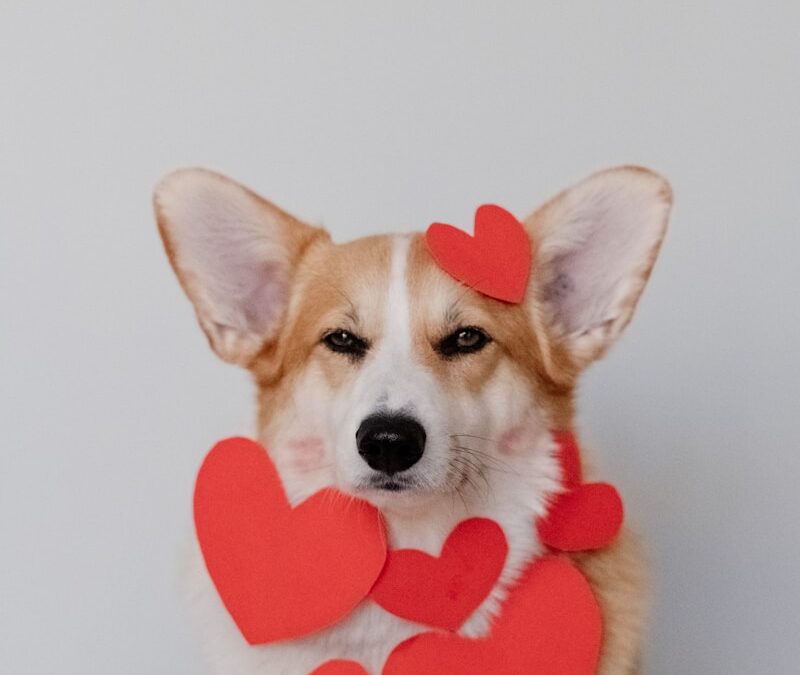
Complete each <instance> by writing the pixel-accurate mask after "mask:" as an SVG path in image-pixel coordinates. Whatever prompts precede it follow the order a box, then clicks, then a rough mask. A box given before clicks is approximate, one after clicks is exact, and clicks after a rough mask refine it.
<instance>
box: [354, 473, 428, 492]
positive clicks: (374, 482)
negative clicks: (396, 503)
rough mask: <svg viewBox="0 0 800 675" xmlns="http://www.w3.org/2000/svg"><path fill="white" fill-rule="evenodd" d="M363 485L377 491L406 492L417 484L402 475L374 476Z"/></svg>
mask: <svg viewBox="0 0 800 675" xmlns="http://www.w3.org/2000/svg"><path fill="white" fill-rule="evenodd" d="M365 487H366V488H367V489H368V490H376V491H378V492H406V491H411V490H414V489H415V488H417V487H418V486H417V484H416V482H415V481H414V480H412V479H410V478H407V477H403V476H375V477H372V478H370V479H369V481H368V482H367V484H366V485H365Z"/></svg>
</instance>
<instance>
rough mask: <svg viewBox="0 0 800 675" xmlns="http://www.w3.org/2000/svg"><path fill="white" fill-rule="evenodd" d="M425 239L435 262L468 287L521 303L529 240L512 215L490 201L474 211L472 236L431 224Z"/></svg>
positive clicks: (499, 298) (526, 283)
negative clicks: (473, 234)
mask: <svg viewBox="0 0 800 675" xmlns="http://www.w3.org/2000/svg"><path fill="white" fill-rule="evenodd" d="M425 242H426V243H427V245H428V249H429V250H430V252H431V254H432V255H433V258H434V260H436V263H437V264H438V265H439V267H441V268H442V269H443V270H444V271H445V272H447V273H448V274H449V275H450V276H451V277H453V278H455V279H456V280H458V281H460V282H462V283H464V284H466V285H467V286H469V287H470V288H473V289H475V290H476V291H479V292H480V293H483V294H484V295H488V296H489V297H492V298H495V299H497V300H504V301H505V302H512V303H517V302H521V301H522V298H523V297H524V295H525V289H526V287H527V285H528V276H529V274H530V269H531V241H530V239H529V238H528V234H527V233H526V232H525V228H524V227H523V226H522V223H520V222H519V221H518V220H517V219H516V218H515V217H514V216H513V215H511V214H510V213H509V212H508V211H506V210H505V209H503V208H501V207H499V206H495V205H494V204H484V205H483V206H479V207H478V210H477V211H475V236H474V237H471V236H469V234H467V233H466V232H464V231H462V230H459V229H457V228H455V227H453V226H452V225H446V224H444V223H433V224H432V225H431V226H430V227H429V228H428V231H427V232H426V233H425Z"/></svg>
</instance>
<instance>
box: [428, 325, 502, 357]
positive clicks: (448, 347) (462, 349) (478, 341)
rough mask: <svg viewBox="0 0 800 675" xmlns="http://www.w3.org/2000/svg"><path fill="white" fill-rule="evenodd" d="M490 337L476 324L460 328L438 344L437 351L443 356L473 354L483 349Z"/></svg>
mask: <svg viewBox="0 0 800 675" xmlns="http://www.w3.org/2000/svg"><path fill="white" fill-rule="evenodd" d="M491 340H492V338H490V337H489V336H488V335H487V334H486V332H485V331H483V330H481V329H480V328H476V327H475V326H467V327H466V328H459V329H457V330H455V331H453V332H452V333H450V335H448V336H447V337H446V338H444V339H443V340H440V341H439V344H437V345H436V351H438V352H439V353H440V354H441V355H442V356H456V355H458V354H471V353H473V352H478V351H480V350H481V349H483V348H484V347H485V346H486V345H487V344H489V342H491Z"/></svg>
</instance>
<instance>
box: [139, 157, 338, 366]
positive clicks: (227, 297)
mask: <svg viewBox="0 0 800 675" xmlns="http://www.w3.org/2000/svg"><path fill="white" fill-rule="evenodd" d="M153 202H154V206H155V212H156V219H157V221H158V226H159V230H160V232H161V236H162V238H163V240H164V247H165V248H166V250H167V254H168V256H169V259H170V262H171V264H172V267H173V269H174V270H175V273H176V274H177V276H178V279H179V280H180V283H181V286H182V287H183V289H184V291H185V292H186V294H187V295H188V296H189V299H190V300H191V301H192V304H193V305H194V308H195V311H196V313H197V318H198V320H199V322H200V325H201V327H202V328H203V330H204V331H205V333H206V335H207V336H208V340H209V342H210V344H211V347H212V348H213V349H214V351H215V352H217V354H218V355H219V356H220V357H221V358H222V359H224V360H225V361H228V362H231V363H239V364H241V365H247V364H248V362H249V361H250V360H251V359H252V358H253V356H255V355H256V354H257V353H258V351H259V350H260V349H261V348H262V347H263V345H264V344H265V343H266V342H267V341H268V340H270V339H271V338H273V337H275V334H276V332H277V329H278V327H279V324H280V321H281V319H282V318H283V315H284V312H285V310H286V307H287V304H288V300H289V295H290V291H291V284H292V278H293V276H294V271H295V269H296V267H297V264H298V262H299V260H300V258H301V256H302V255H303V253H304V252H305V251H306V250H307V249H308V248H309V246H310V245H311V243H312V242H314V241H315V240H324V239H327V234H326V233H325V232H324V231H323V230H320V229H317V228H314V227H310V226H308V225H305V224H303V223H301V222H300V221H298V220H296V219H295V218H293V217H292V216H290V215H289V214H287V213H285V212H283V211H282V210H281V209H279V208H277V207H276V206H274V205H273V204H270V203H269V202H267V201H266V200H264V199H262V198H261V197H259V196H258V195H256V194H255V193H253V192H251V191H250V190H248V189H247V188H245V187H243V186H241V185H239V184H238V183H235V182H234V181H232V180H230V179H228V178H225V177H224V176H221V175H219V174H216V173H213V172H211V171H206V170H203V169H182V170H179V171H175V172H174V173H171V174H169V175H168V176H166V177H165V178H163V179H161V181H160V182H159V183H158V185H157V187H156V191H155V195H154V199H153Z"/></svg>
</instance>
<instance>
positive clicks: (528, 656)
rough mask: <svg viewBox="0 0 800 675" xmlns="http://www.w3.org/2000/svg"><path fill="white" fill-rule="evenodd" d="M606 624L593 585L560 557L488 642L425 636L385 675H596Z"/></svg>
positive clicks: (510, 605)
mask: <svg viewBox="0 0 800 675" xmlns="http://www.w3.org/2000/svg"><path fill="white" fill-rule="evenodd" d="M602 632H603V624H602V618H601V615H600V608H599V607H598V605H597V600H596V599H595V597H594V593H592V589H591V587H590V586H589V583H588V582H587V581H586V579H584V577H583V575H581V573H580V572H578V570H576V569H575V568H574V567H573V566H572V565H571V564H570V563H569V562H567V561H566V560H564V559H561V558H553V557H550V558H542V559H540V560H538V561H537V562H535V563H534V564H533V565H532V566H531V567H530V568H529V569H528V571H527V572H526V573H525V575H524V576H523V578H522V579H521V580H520V582H519V584H518V585H517V586H516V588H514V589H513V590H512V592H511V595H510V596H509V598H508V600H507V601H506V602H505V604H504V606H503V610H502V612H501V614H500V615H499V616H498V617H497V620H496V621H495V623H494V625H493V627H492V631H491V634H490V635H489V636H488V637H486V638H479V639H472V638H465V637H461V636H459V635H455V634H453V633H423V634H422V635H418V636H415V637H412V638H410V639H409V640H406V641H405V642H402V643H400V645H398V646H397V647H396V648H395V649H394V651H393V652H392V653H391V654H390V655H389V659H388V660H387V661H386V665H385V666H384V669H383V675H443V674H444V673H458V675H486V674H487V673H503V674H504V675H532V674H534V673H535V675H592V674H593V673H594V672H595V671H596V669H597V661H598V658H599V655H600V641H601V637H602Z"/></svg>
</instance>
